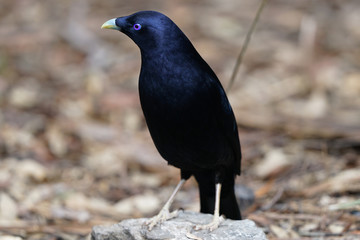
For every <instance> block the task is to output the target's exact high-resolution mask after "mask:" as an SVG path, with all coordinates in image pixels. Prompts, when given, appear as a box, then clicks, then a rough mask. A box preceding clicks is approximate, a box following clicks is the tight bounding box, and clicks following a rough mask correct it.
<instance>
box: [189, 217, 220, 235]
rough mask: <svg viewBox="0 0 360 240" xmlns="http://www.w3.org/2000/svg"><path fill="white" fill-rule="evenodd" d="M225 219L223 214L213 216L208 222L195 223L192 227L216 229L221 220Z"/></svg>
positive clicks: (196, 228)
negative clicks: (203, 223)
mask: <svg viewBox="0 0 360 240" xmlns="http://www.w3.org/2000/svg"><path fill="white" fill-rule="evenodd" d="M224 220H225V219H224V217H223V216H219V217H214V218H213V220H212V221H211V222H210V223H209V224H205V225H196V226H195V227H194V228H195V230H209V231H210V232H212V231H214V230H215V229H217V228H218V227H219V225H220V223H221V222H223V221H224Z"/></svg>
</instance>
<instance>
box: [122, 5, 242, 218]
mask: <svg viewBox="0 0 360 240" xmlns="http://www.w3.org/2000/svg"><path fill="white" fill-rule="evenodd" d="M115 24H116V27H118V28H119V30H120V31H121V32H123V33H125V34H126V35H128V36H129V37H130V38H131V39H132V40H133V41H134V42H135V43H136V44H137V45H138V46H139V48H140V51H141V60H142V62H141V71H140V77H139V94H140V101H141V107H142V110H143V112H144V115H145V119H146V123H147V125H148V128H149V131H150V134H151V137H152V139H153V141H154V143H155V145H156V148H157V149H158V151H159V153H160V154H161V156H162V157H163V158H164V159H166V160H167V161H168V163H169V164H170V165H173V166H175V167H177V168H180V169H181V177H182V179H188V178H189V177H190V176H191V175H194V176H195V178H196V180H197V181H198V183H199V189H200V202H201V212H205V213H213V212H214V203H215V183H221V184H222V186H223V187H222V191H221V201H220V213H221V214H225V216H226V217H228V218H232V219H240V218H241V215H240V211H239V208H238V206H237V203H236V199H235V194H234V178H235V176H236V175H240V161H241V151H240V143H239V137H238V131H237V125H236V121H235V117H234V114H233V111H232V109H231V106H230V104H229V101H228V99H227V96H226V94H225V91H224V89H223V87H222V86H221V84H220V82H219V80H218V78H217V77H216V75H215V73H214V72H213V71H212V69H211V68H210V67H209V65H208V64H207V63H206V62H205V61H204V60H203V59H202V58H201V56H200V55H199V54H198V52H197V51H196V50H195V48H194V47H193V45H192V44H191V42H190V41H189V40H188V38H187V37H186V36H185V35H184V34H183V32H182V31H181V30H180V29H179V28H178V27H177V26H176V25H175V24H174V23H173V22H172V21H171V20H170V19H169V18H168V17H166V16H165V15H163V14H161V13H158V12H153V11H143V12H138V13H135V14H133V15H130V16H126V17H120V18H117V19H116V20H115ZM136 24H138V25H136ZM135 25H136V26H135ZM209 27H211V26H209ZM137 28H140V29H137Z"/></svg>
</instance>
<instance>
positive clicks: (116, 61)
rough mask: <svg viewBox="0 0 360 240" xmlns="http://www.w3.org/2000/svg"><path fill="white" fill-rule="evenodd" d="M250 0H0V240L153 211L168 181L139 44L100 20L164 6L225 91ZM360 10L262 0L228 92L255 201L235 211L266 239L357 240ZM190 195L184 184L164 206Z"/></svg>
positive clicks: (84, 230)
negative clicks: (150, 125) (142, 97)
mask: <svg viewBox="0 0 360 240" xmlns="http://www.w3.org/2000/svg"><path fill="white" fill-rule="evenodd" d="M258 5H259V1H254V0H228V1H220V0H212V1H205V0H201V1H198V0H197V1H195V0H188V1H180V0H175V1H166V2H165V1H160V0H158V1H155V0H149V1H143V0H137V1H131V3H130V2H129V1H117V0H109V1H95V0H89V1H85V0H78V1H55V0H52V1H36V0H26V1H25V0H18V1H2V2H1V3H0V21H1V24H0V158H1V161H0V239H1V240H4V239H34V240H35V239H88V238H89V235H88V234H89V233H90V231H91V227H92V226H94V225H98V224H108V223H109V224H110V223H114V222H117V221H120V220H121V219H125V218H138V217H149V216H152V215H154V214H155V213H157V211H158V210H159V209H160V208H161V206H162V204H163V202H165V201H166V198H167V197H168V196H169V195H170V193H171V191H172V189H173V188H174V186H175V185H176V183H177V181H178V180H179V171H178V170H177V169H175V168H173V167H171V166H167V164H166V162H165V161H164V160H163V159H161V157H160V155H159V154H158V153H157V151H156V149H155V147H154V145H153V143H152V141H151V138H150V136H149V133H148V131H147V128H146V124H145V122H144V118H143V115H142V112H141V108H140V105H139V99H138V93H137V78H138V73H139V67H140V53H139V50H138V49H137V47H136V46H135V44H133V43H132V42H131V41H130V40H129V39H128V38H127V37H126V36H124V35H122V34H120V33H117V32H115V31H105V30H101V29H100V26H101V25H102V24H103V23H104V22H105V21H107V20H108V19H110V18H114V17H117V16H122V15H127V14H130V13H133V12H135V11H139V10H149V9H151V10H158V11H161V12H163V13H165V14H166V15H168V16H170V17H171V18H172V19H173V20H174V21H175V22H176V23H177V24H178V25H179V26H180V28H181V29H182V30H183V31H184V32H185V33H186V34H187V36H188V37H189V38H190V39H191V41H192V42H193V43H194V45H195V47H196V48H197V49H198V51H199V52H200V54H201V55H202V56H203V57H204V58H205V59H206V61H207V62H208V63H209V64H210V65H211V67H212V68H213V69H214V71H215V72H216V73H217V75H218V76H219V79H220V80H221V82H222V83H223V85H224V86H225V88H226V86H227V85H228V82H229V78H230V75H231V72H232V70H233V68H234V65H235V60H236V58H237V55H238V53H239V52H240V49H241V46H242V44H243V41H244V39H245V34H246V32H247V30H248V28H249V26H250V24H251V21H252V18H253V17H254V15H255V12H256V9H257V7H258ZM359 11H360V2H359V1H356V0H349V1H336V0H332V1H325V0H318V1H310V0H294V1H284V0H272V1H268V4H267V6H266V8H265V10H264V12H263V14H262V16H261V19H260V21H259V23H258V25H257V28H256V30H255V33H254V35H253V36H252V39H251V42H250V45H249V48H248V51H247V53H246V55H245V58H244V60H243V65H242V66H241V69H240V73H239V75H238V77H237V79H236V82H235V84H234V85H233V87H232V88H231V89H230V90H228V91H227V92H228V96H229V99H230V102H231V104H232V106H233V109H234V112H235V115H236V118H237V122H238V126H239V134H240V140H241V144H242V150H243V162H242V175H241V176H240V177H238V178H237V189H238V190H239V194H240V195H242V197H244V195H243V194H245V195H246V193H243V191H240V190H241V189H244V188H249V189H251V191H253V192H254V195H255V200H254V202H253V204H252V205H251V206H248V207H247V208H246V210H244V212H243V215H244V217H245V218H249V219H252V220H254V221H255V222H256V224H257V225H258V226H260V227H261V228H263V229H264V231H265V233H266V234H267V237H268V238H269V239H299V238H302V239H319V238H321V239H355V238H359V237H360V207H359V200H358V199H359V198H360V168H359V167H360V156H359V155H360V154H359V153H360V45H359V42H360V30H359V27H358V23H359V21H360V17H359V16H360V15H359ZM250 195H251V194H250ZM356 200H357V202H356ZM198 201H199V199H198V193H197V187H196V182H195V181H194V180H193V179H191V180H190V181H188V183H186V185H185V186H184V188H183V190H182V191H181V192H180V193H179V195H178V196H177V198H176V200H175V202H174V206H173V207H174V208H180V207H181V208H184V209H187V210H194V211H198V204H199V203H198ZM6 236H7V237H8V238H6Z"/></svg>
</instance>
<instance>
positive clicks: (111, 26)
mask: <svg viewBox="0 0 360 240" xmlns="http://www.w3.org/2000/svg"><path fill="white" fill-rule="evenodd" d="M115 20H116V18H113V19H110V20H109V21H106V22H105V23H104V24H103V25H102V26H101V28H106V29H114V30H119V31H120V30H121V28H120V27H118V26H117V25H116V22H115Z"/></svg>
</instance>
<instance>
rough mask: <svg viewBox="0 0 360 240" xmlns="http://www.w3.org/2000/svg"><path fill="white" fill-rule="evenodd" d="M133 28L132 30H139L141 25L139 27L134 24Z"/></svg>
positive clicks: (137, 24)
mask: <svg viewBox="0 0 360 240" xmlns="http://www.w3.org/2000/svg"><path fill="white" fill-rule="evenodd" d="M133 27H134V29H135V30H136V31H138V30H140V29H141V25H140V24H139V23H136V24H134V26H133Z"/></svg>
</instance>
